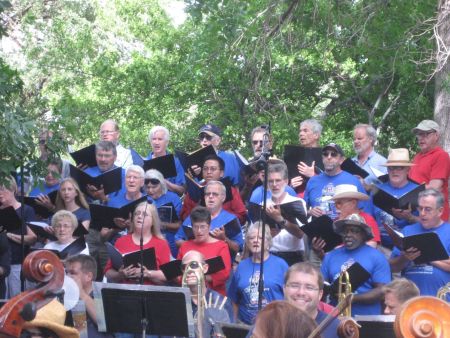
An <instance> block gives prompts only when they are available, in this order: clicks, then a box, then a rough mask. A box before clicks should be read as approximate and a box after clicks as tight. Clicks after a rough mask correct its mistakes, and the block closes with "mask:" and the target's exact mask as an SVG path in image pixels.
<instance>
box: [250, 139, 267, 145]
mask: <svg viewBox="0 0 450 338" xmlns="http://www.w3.org/2000/svg"><path fill="white" fill-rule="evenodd" d="M252 143H253V145H255V146H256V145H257V144H263V143H264V141H262V140H261V141H259V140H254V141H252Z"/></svg>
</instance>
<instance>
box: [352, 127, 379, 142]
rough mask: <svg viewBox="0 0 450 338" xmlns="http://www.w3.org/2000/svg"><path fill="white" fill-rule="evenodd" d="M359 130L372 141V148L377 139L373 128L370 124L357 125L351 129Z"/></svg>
mask: <svg viewBox="0 0 450 338" xmlns="http://www.w3.org/2000/svg"><path fill="white" fill-rule="evenodd" d="M360 128H361V129H365V130H366V134H367V137H368V138H370V139H371V140H372V146H374V145H375V144H376V143H377V137H378V136H377V131H376V130H375V128H374V127H372V126H371V125H370V124H365V123H358V124H357V125H356V126H355V128H353V130H356V129H360Z"/></svg>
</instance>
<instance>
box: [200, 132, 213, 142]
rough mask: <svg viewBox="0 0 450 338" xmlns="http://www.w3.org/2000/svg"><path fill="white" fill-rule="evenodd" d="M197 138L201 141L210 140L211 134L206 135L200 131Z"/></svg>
mask: <svg viewBox="0 0 450 338" xmlns="http://www.w3.org/2000/svg"><path fill="white" fill-rule="evenodd" d="M198 139H199V140H200V141H202V140H203V139H206V140H207V141H211V140H212V136H211V135H208V134H206V133H201V134H200V135H198Z"/></svg>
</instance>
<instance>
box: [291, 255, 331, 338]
mask: <svg viewBox="0 0 450 338" xmlns="http://www.w3.org/2000/svg"><path fill="white" fill-rule="evenodd" d="M323 284H324V283H323V276H322V274H321V273H320V271H319V269H318V268H317V267H316V266H314V265H313V264H311V263H309V262H302V263H296V264H294V265H292V266H291V267H290V268H289V270H288V271H287V272H286V276H285V277H284V288H283V292H284V297H285V298H286V300H287V301H288V302H289V303H291V304H292V305H294V306H295V307H297V308H299V309H300V310H303V311H305V312H306V313H307V314H308V315H309V316H310V317H311V318H312V319H314V320H315V321H316V323H317V324H320V323H321V322H322V321H323V320H324V319H325V318H326V316H327V315H326V314H325V313H324V312H323V311H320V310H319V309H318V306H319V302H320V299H321V298H322V294H323ZM338 326H339V320H338V319H337V318H334V319H333V320H332V321H331V323H330V325H329V326H327V328H326V329H325V330H324V331H323V332H322V337H323V338H337V337H338V335H337V327H338Z"/></svg>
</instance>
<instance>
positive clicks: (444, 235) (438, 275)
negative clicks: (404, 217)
mask: <svg viewBox="0 0 450 338" xmlns="http://www.w3.org/2000/svg"><path fill="white" fill-rule="evenodd" d="M428 232H434V233H436V234H437V235H438V236H439V239H440V240H441V242H442V244H443V245H444V248H445V250H447V253H448V254H449V255H450V223H446V222H444V223H442V224H441V225H440V226H438V227H437V228H433V229H425V228H424V227H423V226H422V225H421V224H420V223H415V224H411V225H408V226H406V227H404V228H403V230H402V233H403V234H404V235H405V237H406V236H411V235H416V234H424V233H428ZM400 254H401V252H400V250H399V249H398V248H397V247H394V250H393V251H392V255H391V257H398V256H400ZM402 275H403V277H405V278H407V279H409V280H411V281H413V282H414V283H415V284H416V285H417V287H418V288H419V290H420V295H421V296H436V294H437V291H438V290H439V289H440V288H441V287H443V286H444V285H445V284H447V283H448V282H450V272H448V271H444V270H442V269H440V268H437V267H435V266H433V265H431V264H419V265H416V264H414V262H410V263H409V264H408V265H407V266H406V267H405V268H404V269H403V271H402ZM447 301H450V295H448V294H447Z"/></svg>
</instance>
